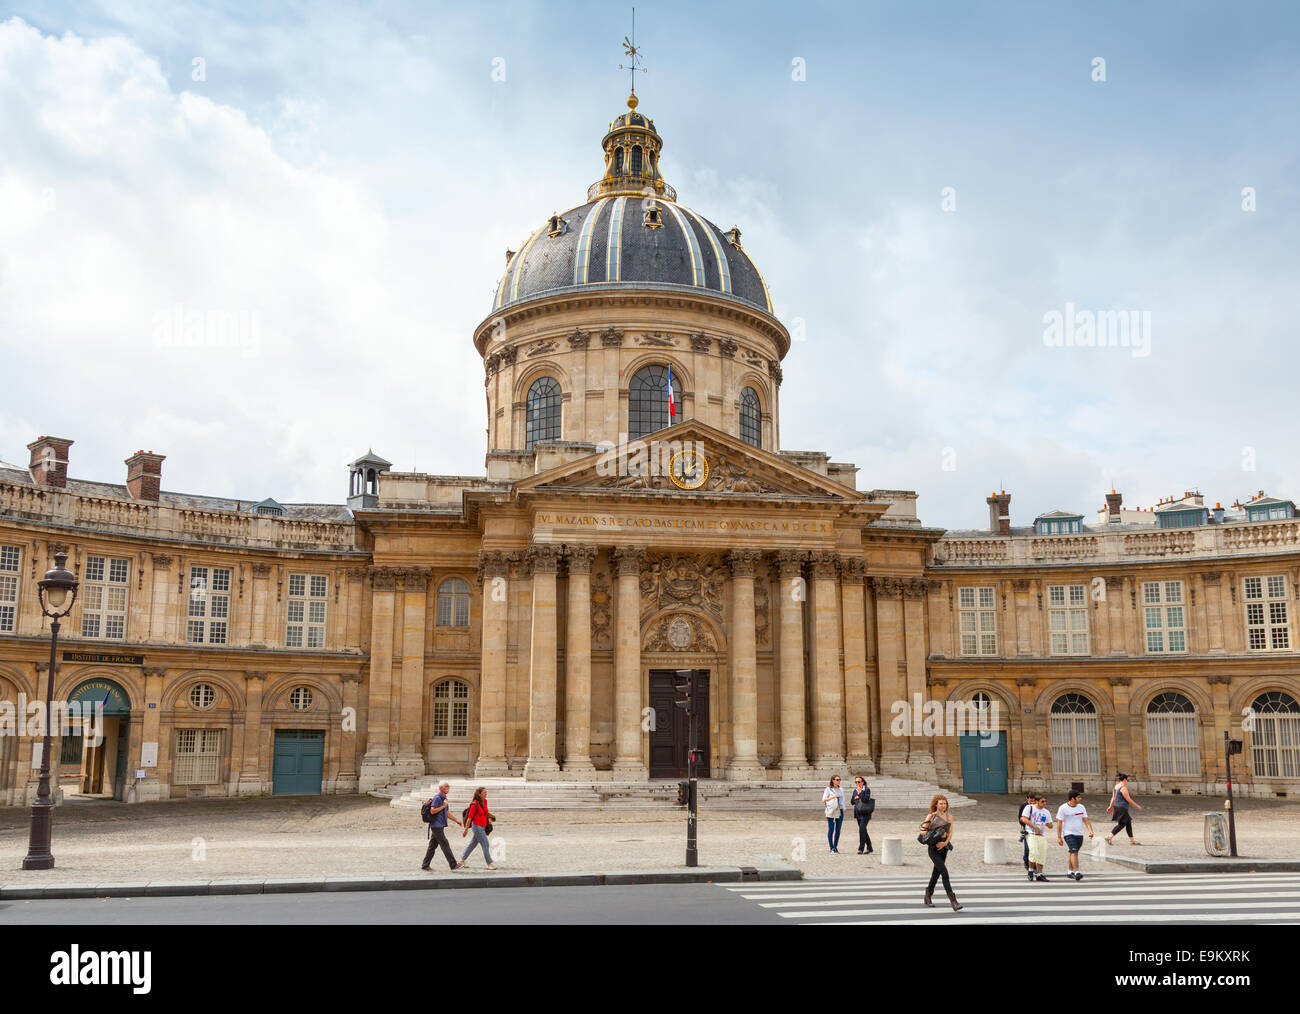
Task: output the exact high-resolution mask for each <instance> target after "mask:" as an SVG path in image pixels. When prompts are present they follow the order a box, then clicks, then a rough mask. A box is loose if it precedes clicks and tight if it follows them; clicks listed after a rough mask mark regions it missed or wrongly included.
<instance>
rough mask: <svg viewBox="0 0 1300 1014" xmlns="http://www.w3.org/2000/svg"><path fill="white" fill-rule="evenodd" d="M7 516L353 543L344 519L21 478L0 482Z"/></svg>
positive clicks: (240, 539)
mask: <svg viewBox="0 0 1300 1014" xmlns="http://www.w3.org/2000/svg"><path fill="white" fill-rule="evenodd" d="M6 517H8V518H22V519H24V520H30V521H37V522H46V523H49V524H55V525H67V526H75V527H77V528H84V529H88V530H94V531H102V532H106V533H111V532H121V533H124V534H129V535H133V536H136V537H143V538H159V539H169V540H177V539H179V540H182V541H185V542H197V543H207V544H216V545H234V546H249V547H266V548H271V549H296V550H317V551H325V552H340V551H348V550H352V549H355V548H356V528H355V526H354V525H353V524H351V523H350V522H347V521H320V520H313V519H304V518H294V517H276V516H270V515H260V514H244V513H239V512H236V511H223V510H198V509H195V508H178V507H171V506H168V505H165V504H153V503H142V502H138V501H134V500H118V499H115V498H113V497H103V496H82V495H80V494H78V493H74V492H70V491H68V490H62V489H48V488H41V487H37V486H27V485H23V484H20V483H0V521H3V520H4V519H5V518H6Z"/></svg>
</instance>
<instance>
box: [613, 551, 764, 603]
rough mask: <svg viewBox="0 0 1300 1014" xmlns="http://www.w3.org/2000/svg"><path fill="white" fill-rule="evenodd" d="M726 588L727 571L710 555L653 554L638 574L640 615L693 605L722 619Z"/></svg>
mask: <svg viewBox="0 0 1300 1014" xmlns="http://www.w3.org/2000/svg"><path fill="white" fill-rule="evenodd" d="M615 552H616V553H617V552H618V551H617V550H616V551H615ZM755 557H757V553H755ZM750 573H751V574H752V573H753V571H752V570H751V572H750ZM726 586H727V569H726V567H724V566H723V565H722V563H720V562H719V561H718V560H717V558H715V557H713V556H711V555H708V554H703V553H695V554H691V553H676V554H658V553H656V554H652V555H650V556H649V557H647V559H646V567H645V571H644V572H643V573H642V574H641V615H642V616H645V615H648V614H650V613H654V612H658V611H659V610H660V609H664V608H667V607H669V606H693V607H695V608H696V609H701V610H703V611H704V612H707V613H709V614H710V615H712V616H713V617H714V618H715V619H718V620H721V619H722V611H723V602H724V599H725V595H726Z"/></svg>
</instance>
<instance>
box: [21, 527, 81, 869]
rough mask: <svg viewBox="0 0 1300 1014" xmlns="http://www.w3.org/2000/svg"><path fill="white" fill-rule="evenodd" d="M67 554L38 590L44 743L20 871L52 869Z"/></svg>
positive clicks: (68, 604) (73, 597) (72, 585)
mask: <svg viewBox="0 0 1300 1014" xmlns="http://www.w3.org/2000/svg"><path fill="white" fill-rule="evenodd" d="M67 559H68V554H67V553H55V554H54V569H53V570H47V571H46V572H45V578H44V580H42V581H40V582H38V584H39V587H40V589H41V590H40V599H41V612H42V613H44V614H45V615H46V616H48V617H49V618H50V678H49V682H48V683H47V684H46V690H45V742H44V744H43V745H42V747H41V780H40V783H39V785H38V786H37V790H36V802H34V803H32V831H31V836H30V837H29V838H28V840H27V855H26V857H24V859H23V869H24V870H52V869H54V853H53V852H51V851H50V831H51V829H52V825H53V820H54V800H53V799H51V798H50V729H51V726H52V725H53V724H54V723H53V712H54V667H55V660H54V659H55V652H56V651H57V650H58V644H59V620H61V619H63V617H65V616H67V615H68V613H70V612H72V604H73V603H74V602H76V601H77V579H76V578H75V577H74V576H73V574H72V572H71V571H70V570H68V568H67V567H65V566H64V563H66V562H67Z"/></svg>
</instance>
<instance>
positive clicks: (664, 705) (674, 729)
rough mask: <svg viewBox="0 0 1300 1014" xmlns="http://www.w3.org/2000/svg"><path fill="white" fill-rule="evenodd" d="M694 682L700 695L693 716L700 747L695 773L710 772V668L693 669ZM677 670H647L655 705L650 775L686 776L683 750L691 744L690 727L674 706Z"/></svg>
mask: <svg viewBox="0 0 1300 1014" xmlns="http://www.w3.org/2000/svg"><path fill="white" fill-rule="evenodd" d="M695 672H696V676H695V686H696V692H697V693H698V695H699V701H698V702H697V707H698V711H699V717H698V718H697V719H696V725H695V728H696V730H697V731H696V735H697V737H698V740H697V742H696V746H697V747H699V750H700V763H699V764H698V765H697V767H696V775H697V776H698V777H700V778H708V777H710V775H709V671H708V670H707V669H697V670H695ZM678 678H679V677H678V675H677V670H675V669H652V670H651V671H650V707H652V708H654V712H655V724H654V728H653V729H652V730H651V732H650V777H651V778H685V777H686V752H687V750H688V748H689V747H690V728H689V726H688V725H687V719H686V712H685V711H683V710H682V709H681V708H679V707H677V705H676V700H677V681H678Z"/></svg>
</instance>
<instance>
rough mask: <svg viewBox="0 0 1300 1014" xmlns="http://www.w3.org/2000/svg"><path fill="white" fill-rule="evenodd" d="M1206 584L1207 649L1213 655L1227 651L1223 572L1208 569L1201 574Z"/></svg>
mask: <svg viewBox="0 0 1300 1014" xmlns="http://www.w3.org/2000/svg"><path fill="white" fill-rule="evenodd" d="M1201 581H1202V582H1203V583H1204V585H1205V631H1206V638H1207V650H1208V651H1209V652H1210V654H1212V655H1223V654H1225V653H1226V652H1227V648H1226V647H1225V644H1226V642H1225V640H1224V637H1223V584H1222V574H1221V572H1219V571H1217V570H1212V571H1207V572H1206V573H1204V574H1202V575H1201Z"/></svg>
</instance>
